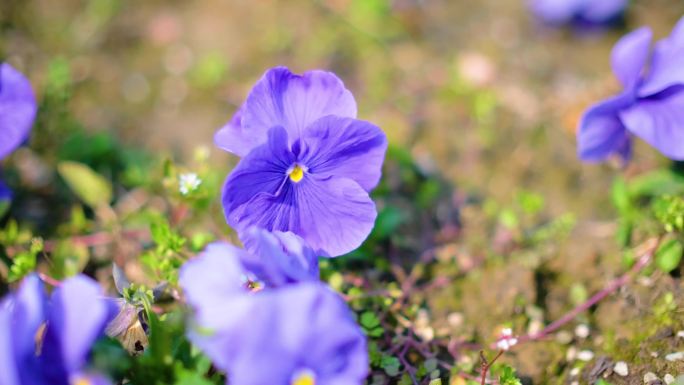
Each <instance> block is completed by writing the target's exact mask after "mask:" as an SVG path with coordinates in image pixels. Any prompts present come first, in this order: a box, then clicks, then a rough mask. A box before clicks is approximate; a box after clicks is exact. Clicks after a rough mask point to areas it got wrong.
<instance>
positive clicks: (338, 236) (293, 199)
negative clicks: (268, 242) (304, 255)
mask: <svg viewBox="0 0 684 385" xmlns="http://www.w3.org/2000/svg"><path fill="white" fill-rule="evenodd" d="M226 215H227V219H228V223H229V224H230V225H232V226H233V227H235V228H237V229H238V231H243V230H245V229H247V228H249V227H251V226H257V227H261V228H264V229H266V230H269V231H291V232H293V233H295V234H297V235H298V236H300V237H302V238H303V239H304V240H305V241H306V242H307V243H308V244H309V245H310V246H311V247H312V248H313V249H314V250H316V251H317V252H320V253H324V254H326V255H327V256H330V257H335V256H339V255H342V254H345V253H348V252H350V251H352V250H354V249H356V248H357V247H359V246H360V245H361V243H362V242H363V241H364V240H365V239H366V237H368V234H370V231H371V230H372V228H373V224H374V222H375V217H376V216H377V213H376V210H375V204H374V203H373V201H372V200H371V199H370V197H369V196H368V193H367V192H366V191H365V190H364V189H363V188H362V187H361V186H360V185H359V184H358V183H356V182H355V181H353V180H351V179H347V178H321V177H318V176H316V175H313V174H310V175H307V176H305V177H304V179H302V181H301V182H299V183H296V184H295V183H290V182H288V183H286V184H285V185H284V186H283V188H282V191H280V193H279V194H277V195H273V194H267V193H261V194H258V195H256V196H255V197H254V198H252V199H251V200H250V201H249V202H247V203H245V204H243V205H242V206H239V207H238V208H237V209H235V210H234V211H233V212H230V213H227V214H226Z"/></svg>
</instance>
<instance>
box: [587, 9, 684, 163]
mask: <svg viewBox="0 0 684 385" xmlns="http://www.w3.org/2000/svg"><path fill="white" fill-rule="evenodd" d="M651 39H652V33H651V30H650V29H649V28H646V27H644V28H640V29H638V30H636V31H633V32H631V33H629V34H628V35H626V36H624V37H623V38H622V39H620V41H618V43H617V44H616V45H615V47H614V48H613V52H612V55H611V63H612V67H613V72H614V73H615V76H616V77H617V78H618V80H619V81H620V83H621V84H622V85H623V87H624V91H623V92H622V93H621V94H619V95H617V96H615V97H612V98H609V99H607V100H604V101H602V102H600V103H597V104H595V105H594V106H592V107H591V108H589V110H588V111H587V112H586V113H585V114H584V116H583V117H582V120H581V122H580V126H579V130H578V133H577V142H578V155H579V157H580V158H581V159H582V160H585V161H591V162H596V161H602V160H604V159H606V158H607V157H609V156H610V155H612V154H617V155H619V156H620V157H622V159H623V161H625V162H627V161H628V160H629V159H630V157H631V147H632V145H631V140H632V139H631V136H632V135H634V136H637V137H639V138H641V139H643V140H644V141H645V142H647V143H648V144H650V145H651V146H653V147H655V148H657V149H658V150H659V151H660V152H661V153H663V155H665V156H667V157H668V158H670V159H674V160H684V18H682V19H681V20H680V21H679V23H678V24H677V25H676V26H675V28H674V30H673V31H672V34H671V35H670V36H669V37H668V38H666V39H663V40H661V41H659V42H657V43H656V44H655V47H654V49H653V52H652V53H651Z"/></svg>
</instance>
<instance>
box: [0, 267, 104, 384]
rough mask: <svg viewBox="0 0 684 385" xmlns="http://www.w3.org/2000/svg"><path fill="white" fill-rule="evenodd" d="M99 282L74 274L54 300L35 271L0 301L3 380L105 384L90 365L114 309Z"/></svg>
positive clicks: (28, 382) (1, 369)
mask: <svg viewBox="0 0 684 385" xmlns="http://www.w3.org/2000/svg"><path fill="white" fill-rule="evenodd" d="M115 312H116V309H115V307H113V306H112V303H111V301H107V300H105V299H104V298H103V294H102V290H101V289H100V286H99V285H98V284H97V283H95V282H94V281H93V280H91V279H89V278H86V277H85V276H77V277H73V278H70V279H68V280H66V281H64V282H63V283H62V285H61V286H60V287H58V288H57V289H55V291H54V292H53V294H52V296H51V298H50V300H49V301H48V300H47V298H46V296H45V291H44V289H43V285H42V283H41V282H40V280H39V279H38V277H37V276H36V275H35V274H33V275H30V276H28V277H26V278H25V279H24V282H23V283H22V285H21V287H20V288H19V290H18V291H17V292H16V293H13V294H10V295H9V296H8V297H7V298H5V299H4V300H3V301H2V303H0V384H3V385H25V384H30V385H69V384H89V385H95V384H106V383H108V381H107V380H106V379H105V378H104V377H102V376H101V375H98V374H95V373H90V372H88V371H87V370H86V363H87V358H88V354H89V352H90V349H91V347H92V345H93V343H94V342H95V340H96V339H97V338H98V337H99V336H101V335H102V332H103V331H104V328H105V325H106V324H107V322H109V320H111V319H112V318H113V316H114V315H115Z"/></svg>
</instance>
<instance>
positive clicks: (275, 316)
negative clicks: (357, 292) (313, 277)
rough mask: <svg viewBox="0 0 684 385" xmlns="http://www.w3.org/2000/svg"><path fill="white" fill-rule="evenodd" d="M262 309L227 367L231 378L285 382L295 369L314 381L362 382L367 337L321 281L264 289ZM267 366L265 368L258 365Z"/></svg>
mask: <svg viewBox="0 0 684 385" xmlns="http://www.w3.org/2000/svg"><path fill="white" fill-rule="evenodd" d="M257 299H258V302H259V308H260V313H259V314H260V315H261V316H259V317H258V318H256V319H254V321H253V322H251V323H250V324H248V325H245V327H246V328H250V329H252V330H255V332H254V336H255V338H257V339H256V340H254V341H252V342H253V343H251V344H246V345H245V346H244V347H243V349H241V350H240V352H239V354H237V355H236V357H235V358H236V360H235V361H234V362H233V363H232V365H231V369H232V370H229V375H230V380H231V383H239V384H253V385H262V384H286V383H292V380H293V379H294V378H295V376H296V375H297V373H298V372H300V373H301V372H303V371H306V372H310V373H311V375H312V376H313V377H314V378H315V380H316V383H320V384H329V383H331V381H340V382H339V383H344V384H360V383H362V382H363V379H364V378H365V377H366V375H367V373H368V357H367V356H368V353H367V350H366V343H365V338H364V336H363V334H362V332H361V330H360V328H359V327H358V325H357V324H356V323H355V322H354V320H353V319H352V317H351V312H350V311H349V309H348V307H347V305H346V304H345V303H344V301H342V300H341V298H339V296H338V295H337V294H335V293H334V292H332V291H331V290H330V289H329V288H327V287H326V286H325V285H322V284H319V283H304V284H300V285H293V286H288V287H286V288H283V289H281V290H277V291H270V292H265V293H263V295H261V296H260V297H259V298H257ZM263 367H268V368H269V370H258V368H263Z"/></svg>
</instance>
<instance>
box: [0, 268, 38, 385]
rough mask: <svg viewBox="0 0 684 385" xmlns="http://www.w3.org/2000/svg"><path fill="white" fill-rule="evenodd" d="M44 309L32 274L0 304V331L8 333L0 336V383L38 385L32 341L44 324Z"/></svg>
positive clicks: (34, 347) (34, 349) (34, 343)
mask: <svg viewBox="0 0 684 385" xmlns="http://www.w3.org/2000/svg"><path fill="white" fill-rule="evenodd" d="M44 307H45V294H44V292H43V284H42V282H41V281H40V279H39V278H38V276H37V275H35V274H31V275H29V276H27V277H26V278H24V281H23V282H22V283H21V286H20V287H19V290H18V291H17V292H16V293H15V294H11V295H10V296H9V297H8V298H7V299H5V300H4V301H3V302H2V303H0V313H1V314H0V318H2V319H1V320H0V324H3V325H0V328H1V329H3V331H4V330H6V331H7V333H8V334H7V335H5V336H0V337H2V338H0V339H1V340H2V342H0V371H1V372H3V373H2V374H0V380H2V381H0V383H2V384H5V381H7V383H8V384H12V382H11V381H17V382H16V383H17V384H22V385H23V384H27V385H33V384H38V383H39V382H38V379H37V378H36V376H38V375H39V373H37V370H36V369H37V362H36V359H35V351H36V342H35V341H36V340H35V338H36V334H37V333H38V330H39V328H40V326H41V324H43V322H44V320H45V309H44ZM5 325H7V328H6V329H5ZM0 334H3V332H0Z"/></svg>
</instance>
